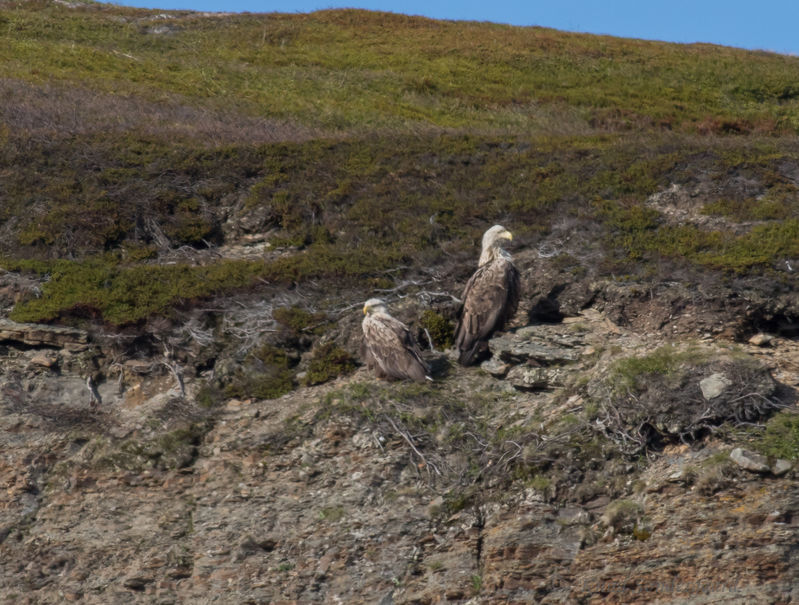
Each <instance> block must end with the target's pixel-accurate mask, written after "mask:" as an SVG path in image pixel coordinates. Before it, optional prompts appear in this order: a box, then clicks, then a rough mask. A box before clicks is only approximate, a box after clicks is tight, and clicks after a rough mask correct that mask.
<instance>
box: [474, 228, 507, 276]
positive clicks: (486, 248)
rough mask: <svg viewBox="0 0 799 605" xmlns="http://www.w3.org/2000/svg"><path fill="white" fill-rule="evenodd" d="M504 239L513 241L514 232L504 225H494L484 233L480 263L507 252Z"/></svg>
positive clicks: (482, 263)
mask: <svg viewBox="0 0 799 605" xmlns="http://www.w3.org/2000/svg"><path fill="white" fill-rule="evenodd" d="M503 241H513V234H511V232H510V231H508V230H507V229H505V227H503V226H502V225H494V226H493V227H491V229H489V230H488V231H486V232H485V233H484V234H483V250H482V252H481V253H480V262H479V265H481V266H482V265H484V264H486V263H487V262H490V261H492V260H494V259H495V258H496V257H497V256H499V255H501V254H503V253H504V254H505V255H506V256H507V253H505V252H504V250H502V242H503Z"/></svg>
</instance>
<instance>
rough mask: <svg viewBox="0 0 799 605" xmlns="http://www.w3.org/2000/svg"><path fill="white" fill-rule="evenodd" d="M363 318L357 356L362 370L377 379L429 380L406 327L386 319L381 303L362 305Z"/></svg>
mask: <svg viewBox="0 0 799 605" xmlns="http://www.w3.org/2000/svg"><path fill="white" fill-rule="evenodd" d="M363 314H364V316H365V317H364V318H363V322H362V323H361V327H362V328H363V336H364V339H363V345H362V347H361V354H362V356H363V358H364V360H365V361H366V366H367V367H368V368H369V369H370V370H374V372H375V374H376V375H377V377H378V378H388V379H393V380H406V379H410V380H413V381H415V382H424V381H425V380H433V379H432V378H430V376H429V374H430V367H429V366H428V364H427V362H426V361H425V360H424V359H423V358H422V352H421V350H420V349H419V346H418V345H417V344H416V341H415V339H414V338H413V336H412V335H411V333H410V331H409V330H408V327H407V326H406V325H405V324H404V323H402V322H401V321H400V320H398V319H396V318H394V317H392V316H391V315H389V313H388V308H387V307H386V303H385V302H384V301H382V300H381V299H379V298H370V299H369V300H367V301H366V302H365V303H364V305H363Z"/></svg>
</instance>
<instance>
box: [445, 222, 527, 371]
mask: <svg viewBox="0 0 799 605" xmlns="http://www.w3.org/2000/svg"><path fill="white" fill-rule="evenodd" d="M502 240H513V236H512V235H511V233H510V231H508V230H507V229H505V227H502V226H501V225H494V226H493V227H491V229H489V230H488V231H486V232H485V234H484V235H483V250H482V252H481V253H480V262H479V265H478V267H477V271H475V272H474V275H472V277H471V278H470V279H469V281H468V282H467V284H466V288H465V289H464V291H463V307H462V309H461V316H460V320H459V321H458V327H457V328H455V346H456V347H457V348H458V350H459V351H460V355H459V356H458V361H459V362H460V363H461V364H462V365H465V366H468V365H471V364H473V363H475V362H476V361H478V360H479V359H480V358H481V357H483V356H484V354H485V353H486V352H487V351H488V339H489V338H491V335H492V334H493V333H494V332H496V331H497V330H501V329H502V328H503V327H504V325H505V323H506V322H507V321H508V320H510V319H511V318H512V317H513V315H514V314H515V313H516V308H517V307H518V305H519V271H518V270H517V269H516V267H515V266H514V265H513V259H512V258H511V255H510V254H508V252H507V251H505V250H503V249H502V247H501V245H502Z"/></svg>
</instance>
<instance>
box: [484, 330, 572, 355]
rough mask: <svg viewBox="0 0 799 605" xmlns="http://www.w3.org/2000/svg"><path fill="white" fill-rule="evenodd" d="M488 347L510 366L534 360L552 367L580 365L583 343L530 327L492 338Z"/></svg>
mask: <svg viewBox="0 0 799 605" xmlns="http://www.w3.org/2000/svg"><path fill="white" fill-rule="evenodd" d="M489 347H490V348H491V350H492V351H493V352H494V356H495V357H498V358H499V359H500V360H502V361H505V362H508V363H512V364H515V363H525V362H527V361H531V360H532V361H536V362H540V363H545V364H552V363H565V362H571V361H577V360H578V359H579V358H580V348H581V347H582V341H581V340H580V339H579V338H577V337H569V336H564V335H560V334H551V333H549V332H547V331H545V328H542V327H540V326H528V327H526V328H520V329H518V330H516V331H515V332H508V333H505V334H502V335H500V336H497V337H496V338H492V339H491V340H490V341H489ZM578 347H580V348H578Z"/></svg>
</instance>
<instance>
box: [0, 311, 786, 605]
mask: <svg viewBox="0 0 799 605" xmlns="http://www.w3.org/2000/svg"><path fill="white" fill-rule="evenodd" d="M13 342H21V341H9V343H8V346H7V347H6V350H5V353H4V354H5V357H4V358H3V359H4V365H3V368H4V369H3V373H2V384H0V388H2V390H3V393H4V399H3V401H2V414H0V446H2V452H3V455H2V458H0V485H2V488H3V489H1V490H0V510H2V511H3V514H2V517H1V518H0V519H1V520H0V596H2V598H3V599H6V600H10V601H14V602H16V603H31V604H33V603H37V604H38V603H61V602H64V601H74V602H85V603H103V604H106V603H152V602H163V603H166V602H196V603H212V602H220V603H221V602H281V601H283V602H285V601H289V602H302V603H310V602H320V603H321V602H335V601H341V602H373V603H385V604H388V603H436V602H461V603H467V602H471V603H482V602H490V603H494V602H496V603H510V602H517V603H518V602H540V603H600V602H614V603H640V602H643V601H646V602H660V603H674V604H675V605H676V604H677V603H710V602H722V601H723V602H725V603H727V602H729V603H740V604H741V605H743V603H773V602H791V600H796V599H799V593H797V589H796V586H798V585H799V575H797V570H799V561H797V560H796V549H795V544H796V538H797V536H799V482H798V481H797V477H796V471H795V468H794V466H793V464H794V463H793V462H791V461H788V460H780V459H776V458H775V459H770V458H769V457H767V456H762V457H761V456H760V455H759V454H756V453H754V452H753V451H751V448H747V447H743V446H741V445H736V447H732V444H730V443H728V442H725V441H724V440H723V439H722V438H719V437H716V438H713V437H711V438H701V439H697V440H695V441H694V442H693V445H692V446H688V445H683V444H681V443H679V441H677V442H676V443H672V444H667V445H666V446H665V447H664V448H662V449H660V450H659V451H657V452H650V457H649V458H646V457H640V456H638V457H627V456H625V455H623V454H622V453H620V451H619V450H617V449H615V446H614V444H613V441H612V440H611V439H608V437H607V436H606V434H605V432H603V429H602V426H605V425H602V423H603V422H607V418H604V417H602V416H598V415H597V414H598V413H599V412H598V411H597V409H594V411H591V409H593V408H599V407H601V406H600V404H601V402H602V400H600V399H599V398H598V396H595V394H596V393H599V392H600V391H601V389H599V387H598V385H605V384H606V381H607V378H608V376H609V375H612V369H613V368H614V367H617V366H616V365H615V364H617V363H618V361H619V359H621V358H628V357H631V356H636V355H640V356H645V355H647V354H650V353H652V351H654V350H657V347H660V346H662V344H663V343H662V341H660V340H658V339H655V338H653V337H651V336H648V335H639V334H636V333H633V332H628V331H625V330H624V329H622V328H620V327H619V326H616V325H614V324H612V323H611V322H609V321H608V320H607V318H606V317H605V316H604V315H602V314H601V313H598V312H596V311H595V310H585V311H583V312H582V313H581V314H580V315H578V316H575V317H570V318H566V321H564V322H561V323H555V324H538V325H531V326H525V327H521V328H518V329H515V330H511V331H509V332H507V333H505V334H502V335H498V336H497V337H496V338H494V339H493V340H492V341H491V343H490V346H491V349H492V352H493V357H492V360H491V361H490V362H487V363H486V364H484V365H483V369H484V370H486V371H484V372H482V371H480V370H479V369H475V368H467V369H464V368H460V367H458V366H455V365H451V366H448V367H445V368H443V369H442V371H441V373H440V374H439V375H438V376H437V379H436V382H435V383H433V384H431V385H422V386H418V385H406V384H404V383H383V382H377V381H375V380H374V378H373V377H372V376H371V375H370V374H369V373H368V372H366V371H365V370H360V371H358V372H356V373H355V374H353V375H351V376H348V377H346V378H340V379H338V380H337V381H334V382H332V383H327V384H324V385H321V386H317V387H309V388H303V389H299V390H296V391H294V392H292V393H289V394H287V395H284V396H283V397H280V398H278V399H273V400H253V399H229V400H225V401H224V402H223V403H222V404H221V406H219V407H216V408H207V409H206V408H201V407H199V406H198V405H197V404H196V403H195V402H194V401H193V400H192V397H191V396H192V393H194V392H196V389H197V384H196V382H197V379H196V378H194V377H193V376H192V374H191V373H187V375H186V392H187V394H188V395H187V397H185V398H182V397H180V393H179V391H178V389H177V387H176V384H175V379H174V376H173V375H172V374H170V372H169V371H167V369H166V366H164V364H162V363H157V362H158V361H159V360H158V359H151V360H150V363H145V362H144V360H139V361H134V360H128V362H127V363H121V364H120V368H121V370H120V371H122V374H121V376H122V379H121V382H119V383H118V382H117V381H118V380H119V379H118V378H117V377H116V376H117V375H116V374H112V373H111V372H110V371H109V370H108V368H109V367H110V366H108V365H107V362H100V363H101V365H102V363H106V365H105V366H103V369H104V370H105V373H104V372H102V371H101V372H98V373H97V376H98V377H99V378H98V380H99V382H98V387H99V391H100V392H101V393H103V394H104V396H103V404H102V405H100V406H97V407H95V408H94V409H93V408H92V407H91V406H90V404H89V400H88V393H87V392H85V389H86V387H85V384H84V383H83V381H82V379H81V376H80V372H79V371H78V368H79V366H80V364H79V363H78V361H79V359H78V358H79V355H80V354H73V353H70V352H69V351H67V350H62V349H53V348H51V347H49V346H47V347H44V348H40V349H37V348H26V347H22V346H20V348H15V347H14V345H13ZM700 345H701V346H700ZM697 346H700V348H701V349H702V350H703V351H706V352H708V353H707V355H708V357H702V359H726V357H725V356H726V355H727V348H728V345H727V344H726V343H723V342H721V343H716V342H713V341H712V340H706V341H703V342H701V343H699V344H697V343H695V342H694V343H689V348H691V347H693V348H696V347H697ZM792 346H793V343H792V342H790V341H787V340H785V339H780V338H775V339H774V341H773V342H772V343H771V346H770V347H769V348H768V349H763V348H762V347H758V346H755V345H752V346H751V349H750V350H749V353H750V355H758V356H762V355H764V354H765V352H766V351H767V352H769V353H770V357H762V358H763V359H765V360H766V361H767V362H768V363H772V364H777V365H779V368H780V371H781V372H782V374H780V376H781V378H782V380H783V381H784V382H783V383H784V384H785V385H790V384H792V383H793V382H795V381H797V380H798V379H799V372H796V373H794V370H793V369H792V367H793V366H790V365H787V364H785V363H783V362H784V359H786V358H783V357H781V355H782V352H783V351H787V352H790V351H792V350H793V349H791V348H790V347H792ZM737 354H738V355H744V354H743V353H741V352H739V353H737ZM746 358H747V359H749V361H748V362H747V364H754V363H755V362H754V361H752V358H751V357H748V356H747V357H746ZM80 359H83V358H80ZM89 361H90V360H87V359H83V361H81V363H84V364H85V363H88V362H89ZM722 365H723V364H722ZM500 366H501V368H500ZM697 367H698V366H697ZM718 367H719V366H718V365H717V364H716V365H714V364H713V363H708V364H706V365H704V366H702V367H701V368H700V369H701V372H699V371H697V372H696V373H693V374H692V373H690V372H689V373H688V374H686V376H690V377H691V381H692V382H691V386H690V388H691V389H693V390H692V391H691V392H692V393H694V395H695V396H696V401H697V402H704V403H705V404H710V403H712V402H718V401H728V400H729V401H732V400H733V399H734V398H735V394H734V392H728V391H729V390H730V389H731V388H733V386H735V385H736V384H737V383H736V382H735V381H736V380H737V378H736V376H735V375H733V373H731V372H729V370H726V373H725V371H724V370H719V369H718ZM747 367H750V366H749V365H747ZM159 368H160V369H159ZM775 368H776V365H775ZM134 369H136V370H137V371H133V370H134ZM56 370H58V371H56ZM59 372H60V374H59ZM775 373H776V369H775ZM106 374H108V375H107V376H106ZM714 374H723V375H725V376H727V377H728V382H730V383H732V386H731V385H727V384H726V383H725V382H724V381H720V382H719V381H716V382H719V384H721V385H723V388H721V391H720V392H719V393H718V394H717V395H714V396H713V397H710V398H708V397H707V396H705V395H703V393H704V391H705V389H703V388H702V387H701V383H702V381H703V380H704V379H707V378H708V377H712V376H713V375H714ZM755 375H757V376H761V374H752V376H755ZM34 384H39V385H40V387H39V390H38V391H36V390H35V389H34V390H31V388H30V387H31V385H34ZM119 384H121V385H122V387H124V388H123V389H122V391H121V392H120V390H119V388H118V387H119ZM55 385H62V386H61V387H59V388H62V389H67V390H69V389H74V390H75V391H74V393H73V394H72V395H66V394H65V395H64V396H63V397H61V396H56V395H55V394H54V393H56V392H57V389H56V387H55ZM67 385H71V386H67ZM786 388H787V386H786ZM81 389H83V391H81ZM598 389H599V390H598ZM764 392H765V391H764ZM37 393H38V395H37ZM709 394H710V393H708V395H709ZM15 398H16V399H15ZM725 398H729V399H725ZM14 401H16V403H14ZM589 419H590V420H589ZM597 421H599V422H597ZM736 448H742V449H741V451H740V452H739V451H737V449H736ZM744 460H745V461H744ZM742 461H744V462H742ZM758 462H763V464H765V465H766V466H765V467H764V468H763V469H760V468H759V467H758V468H749V467H748V466H747V465H751V463H755V464H756V463H758ZM786 464H787V467H786Z"/></svg>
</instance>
